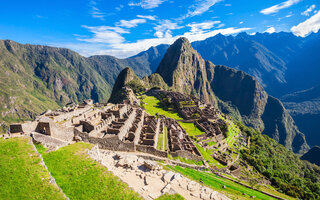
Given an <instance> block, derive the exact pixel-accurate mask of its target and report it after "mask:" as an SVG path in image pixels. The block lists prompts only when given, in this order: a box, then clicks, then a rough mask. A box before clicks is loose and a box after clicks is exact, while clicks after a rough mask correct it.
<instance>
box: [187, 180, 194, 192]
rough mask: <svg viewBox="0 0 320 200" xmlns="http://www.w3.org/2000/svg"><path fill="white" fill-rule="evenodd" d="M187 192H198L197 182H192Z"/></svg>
mask: <svg viewBox="0 0 320 200" xmlns="http://www.w3.org/2000/svg"><path fill="white" fill-rule="evenodd" d="M187 190H189V191H190V192H194V191H195V190H196V182H194V181H190V182H189V183H188V185H187Z"/></svg>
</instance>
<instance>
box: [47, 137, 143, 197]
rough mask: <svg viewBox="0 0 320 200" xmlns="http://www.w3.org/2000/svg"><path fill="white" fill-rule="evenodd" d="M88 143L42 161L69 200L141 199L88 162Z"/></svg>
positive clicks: (52, 153) (50, 154)
mask: <svg viewBox="0 0 320 200" xmlns="http://www.w3.org/2000/svg"><path fill="white" fill-rule="evenodd" d="M91 147H92V145H91V144H86V143H76V144H72V145H69V146H66V147H63V148H61V149H59V150H57V151H54V152H50V153H43V154H42V155H43V158H44V161H45V163H46V165H47V166H48V169H49V171H50V172H51V174H52V176H54V177H55V179H56V182H57V184H58V185H59V186H60V187H61V189H62V190H63V191H64V193H65V194H66V195H67V196H68V197H69V198H70V199H77V200H81V199H83V200H86V199H90V200H94V199H108V200H111V199H115V200H116V199H117V200H118V199H141V197H140V196H139V195H138V194H136V193H135V192H133V191H132V190H130V189H129V188H128V186H127V185H126V184H125V183H123V182H121V180H120V179H119V178H117V177H115V176H114V175H112V174H111V173H109V172H108V171H107V169H106V168H105V167H103V166H101V165H100V164H99V163H97V162H95V161H93V160H92V159H90V158H89V157H88V155H87V153H86V152H87V149H89V148H91Z"/></svg>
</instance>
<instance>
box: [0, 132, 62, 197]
mask: <svg viewBox="0 0 320 200" xmlns="http://www.w3.org/2000/svg"><path fill="white" fill-rule="evenodd" d="M28 142H29V139H27V138H10V139H6V140H4V139H0V199H10V200H14V199H19V200H20V199H39V200H42V199H48V200H53V199H61V200H62V199H64V196H63V194H62V193H61V192H60V191H59V189H58V188H57V187H55V186H54V185H52V184H50V183H49V181H50V177H49V172H48V171H47V170H46V169H45V168H44V167H43V166H42V165H41V164H40V161H41V160H40V157H39V155H38V154H37V153H36V152H35V151H34V149H33V147H32V146H31V145H30V144H28Z"/></svg>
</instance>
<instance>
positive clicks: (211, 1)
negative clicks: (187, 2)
mask: <svg viewBox="0 0 320 200" xmlns="http://www.w3.org/2000/svg"><path fill="white" fill-rule="evenodd" d="M220 1H223V0H204V1H200V2H199V3H198V4H196V5H193V6H192V7H191V9H192V10H189V11H188V13H187V14H186V15H185V16H183V17H182V19H185V18H187V17H193V16H196V15H200V14H202V13H204V12H206V11H208V10H209V9H210V8H211V6H213V5H215V4H216V3H218V2H220Z"/></svg>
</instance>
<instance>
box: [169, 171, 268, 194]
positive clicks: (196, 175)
mask: <svg viewBox="0 0 320 200" xmlns="http://www.w3.org/2000/svg"><path fill="white" fill-rule="evenodd" d="M168 167H169V168H170V169H171V170H173V171H176V172H179V173H181V174H183V175H184V176H186V177H189V178H190V179H193V180H195V181H198V182H199V181H202V182H203V184H204V185H207V186H209V187H211V188H212V189H214V190H217V191H220V192H222V193H224V194H227V195H228V196H230V197H231V198H232V199H237V200H238V199H240V200H241V199H251V198H250V197H251V196H255V199H261V200H272V199H274V198H272V197H270V196H268V195H265V194H262V193H261V192H258V191H255V190H252V189H249V188H246V187H244V186H242V185H239V184H237V183H234V182H232V181H230V180H227V179H223V178H221V177H219V176H217V175H215V174H212V173H208V172H200V171H197V170H193V169H189V168H182V167H179V166H176V167H171V166H168Z"/></svg>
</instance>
